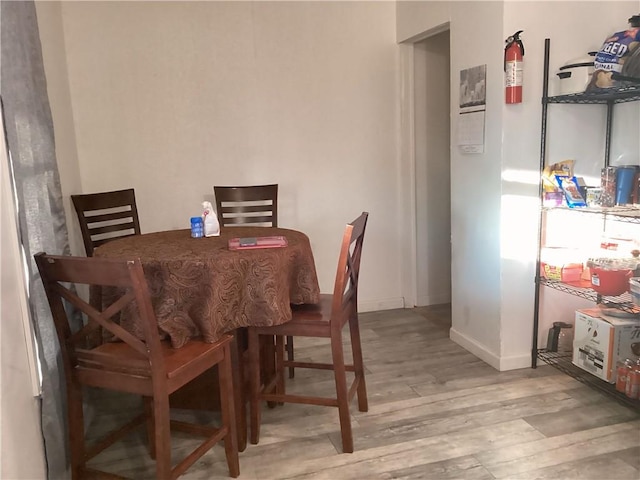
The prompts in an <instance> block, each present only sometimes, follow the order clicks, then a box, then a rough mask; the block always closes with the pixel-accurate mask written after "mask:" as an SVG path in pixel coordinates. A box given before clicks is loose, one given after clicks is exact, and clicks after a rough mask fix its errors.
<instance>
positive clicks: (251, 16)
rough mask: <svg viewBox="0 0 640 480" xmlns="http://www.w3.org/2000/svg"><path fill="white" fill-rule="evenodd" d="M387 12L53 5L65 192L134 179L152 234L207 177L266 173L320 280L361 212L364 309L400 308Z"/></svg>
mask: <svg viewBox="0 0 640 480" xmlns="http://www.w3.org/2000/svg"><path fill="white" fill-rule="evenodd" d="M45 3H46V2H45ZM48 10H49V11H48V12H47V15H52V14H56V12H54V11H53V10H54V9H53V8H49V9H48ZM39 12H42V13H43V12H44V11H43V9H39ZM394 12H395V7H394V5H393V4H392V3H391V2H329V3H325V2H281V3H279V2H274V3H271V2H68V3H67V2H65V3H63V4H62V6H61V15H62V21H63V34H64V35H63V38H64V45H65V53H66V57H65V58H66V65H67V67H68V85H69V92H70V93H69V96H70V105H71V107H72V109H71V114H72V116H70V115H69V113H68V112H67V108H66V107H65V106H64V105H63V103H64V101H60V99H62V98H63V97H64V96H65V95H66V93H65V92H64V89H63V88H62V86H59V88H58V89H57V90H55V91H52V89H51V88H50V90H49V91H50V95H51V96H52V97H53V98H52V112H53V117H54V123H55V124H56V125H58V123H63V124H65V126H68V120H69V118H70V117H71V118H72V121H73V127H74V131H75V144H76V146H77V158H78V165H79V167H78V169H77V171H79V177H80V184H78V183H77V182H76V181H75V180H74V179H73V177H74V175H75V174H76V173H75V172H74V171H73V170H74V167H73V163H74V159H72V157H73V153H74V152H71V153H70V155H69V158H65V157H63V156H60V155H59V162H60V163H61V164H63V165H64V164H65V163H66V164H67V165H66V166H64V168H61V177H62V182H63V184H64V187H65V189H66V191H65V194H69V193H76V192H80V191H82V192H94V191H101V190H110V189H117V188H123V187H134V188H135V189H136V196H137V199H138V207H139V211H140V217H141V226H142V230H143V231H144V232H151V231H158V230H164V229H177V228H188V220H189V217H190V216H192V215H194V214H199V213H200V203H201V202H202V201H203V200H207V199H209V200H210V199H212V196H213V188H212V187H213V185H214V184H221V185H225V184H252V183H270V182H277V183H279V184H280V195H281V196H280V205H279V215H280V218H279V224H280V225H282V226H283V227H290V228H295V229H299V230H302V231H304V232H306V233H307V234H308V235H309V237H310V239H311V243H312V247H313V249H314V254H315V259H316V264H317V268H318V274H319V277H320V285H321V289H322V290H323V291H329V290H330V289H331V287H332V285H333V280H334V276H335V264H336V261H337V253H338V249H339V239H340V236H341V233H342V230H343V228H344V225H345V223H347V222H348V221H350V220H352V219H353V218H355V217H356V216H357V215H358V214H359V213H360V212H361V211H363V210H367V211H369V212H370V214H371V215H370V222H369V230H368V239H367V246H366V248H365V252H364V258H363V270H362V274H363V278H362V286H361V290H360V299H361V308H362V309H363V310H367V309H381V308H391V307H402V306H403V300H402V293H401V289H400V286H399V285H400V267H399V260H398V259H399V250H400V247H399V246H400V245H401V242H402V235H403V233H402V232H399V229H398V216H399V213H400V212H399V206H398V165H397V162H396V156H397V155H396V150H397V111H396V97H397V89H396V71H397V46H396V44H395V24H394V21H393V19H394V14H395V13H394ZM49 21H50V20H47V19H46V18H45V17H44V13H43V15H42V16H40V15H39V22H40V23H43V22H45V23H47V22H49ZM48 38H54V35H49V36H48ZM58 38H60V36H57V37H55V38H54V41H53V43H52V45H50V44H49V43H48V42H43V53H44V57H45V62H46V68H47V75H49V74H50V73H51V72H52V71H53V68H54V67H53V63H54V62H57V61H58V60H59V61H60V64H62V63H64V59H63V58H61V57H58V55H59V52H60V51H59V49H58V46H59V45H58ZM54 59H55V60H54ZM58 67H59V65H58ZM56 75H57V77H58V78H61V77H62V76H63V75H62V74H61V73H60V72H56ZM63 100H64V99H63ZM57 133H58V132H57V131H56V140H59V138H58V135H57ZM68 134H69V136H68V137H67V138H66V139H65V143H67V142H68V143H69V144H71V141H70V135H71V131H69V132H68ZM70 186H72V187H71V188H70ZM70 222H71V224H72V225H73V226H74V228H75V225H76V219H75V217H74V216H71V218H70ZM79 245H80V244H79V243H78V242H77V241H76V242H75V246H76V248H75V252H76V253H82V249H81V247H78V246H79Z"/></svg>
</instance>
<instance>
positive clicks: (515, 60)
mask: <svg viewBox="0 0 640 480" xmlns="http://www.w3.org/2000/svg"><path fill="white" fill-rule="evenodd" d="M521 33H522V30H518V31H517V32H516V33H514V34H513V35H511V36H510V37H509V38H507V39H506V40H505V43H506V46H505V47H504V86H505V100H506V102H507V103H522V67H523V62H522V58H523V57H524V45H523V44H522V40H520V34H521Z"/></svg>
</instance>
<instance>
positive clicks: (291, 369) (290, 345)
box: [286, 335, 295, 378]
mask: <svg viewBox="0 0 640 480" xmlns="http://www.w3.org/2000/svg"><path fill="white" fill-rule="evenodd" d="M286 348H287V360H288V361H290V362H293V360H294V358H293V337H292V336H291V335H287V344H286ZM294 375H295V368H294V367H289V378H293V377H294Z"/></svg>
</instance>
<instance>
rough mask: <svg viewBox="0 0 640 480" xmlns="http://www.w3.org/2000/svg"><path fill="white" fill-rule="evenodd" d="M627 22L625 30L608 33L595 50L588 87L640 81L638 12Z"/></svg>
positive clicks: (595, 88)
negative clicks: (592, 70)
mask: <svg viewBox="0 0 640 480" xmlns="http://www.w3.org/2000/svg"><path fill="white" fill-rule="evenodd" d="M628 22H629V27H628V28H627V29H626V30H622V31H619V32H615V33H613V34H612V35H611V36H609V37H607V38H606V39H605V41H604V43H603V44H602V47H600V50H598V52H597V53H596V57H595V59H594V62H593V63H594V68H595V70H594V72H593V74H592V75H591V81H590V82H589V85H588V86H587V91H593V90H597V89H600V88H610V87H618V86H624V85H625V84H628V83H633V84H640V15H634V16H632V17H631V18H629V20H628Z"/></svg>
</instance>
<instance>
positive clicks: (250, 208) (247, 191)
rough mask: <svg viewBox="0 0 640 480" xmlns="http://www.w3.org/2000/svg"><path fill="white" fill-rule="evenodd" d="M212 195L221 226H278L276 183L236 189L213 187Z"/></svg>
mask: <svg viewBox="0 0 640 480" xmlns="http://www.w3.org/2000/svg"><path fill="white" fill-rule="evenodd" d="M213 193H214V194H215V197H216V212H217V214H218V221H219V222H220V225H221V226H223V227H228V226H234V225H236V226H237V225H243V226H246V225H260V226H267V227H277V226H278V184H277V183H276V184H272V185H254V186H238V187H223V186H214V187H213Z"/></svg>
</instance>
